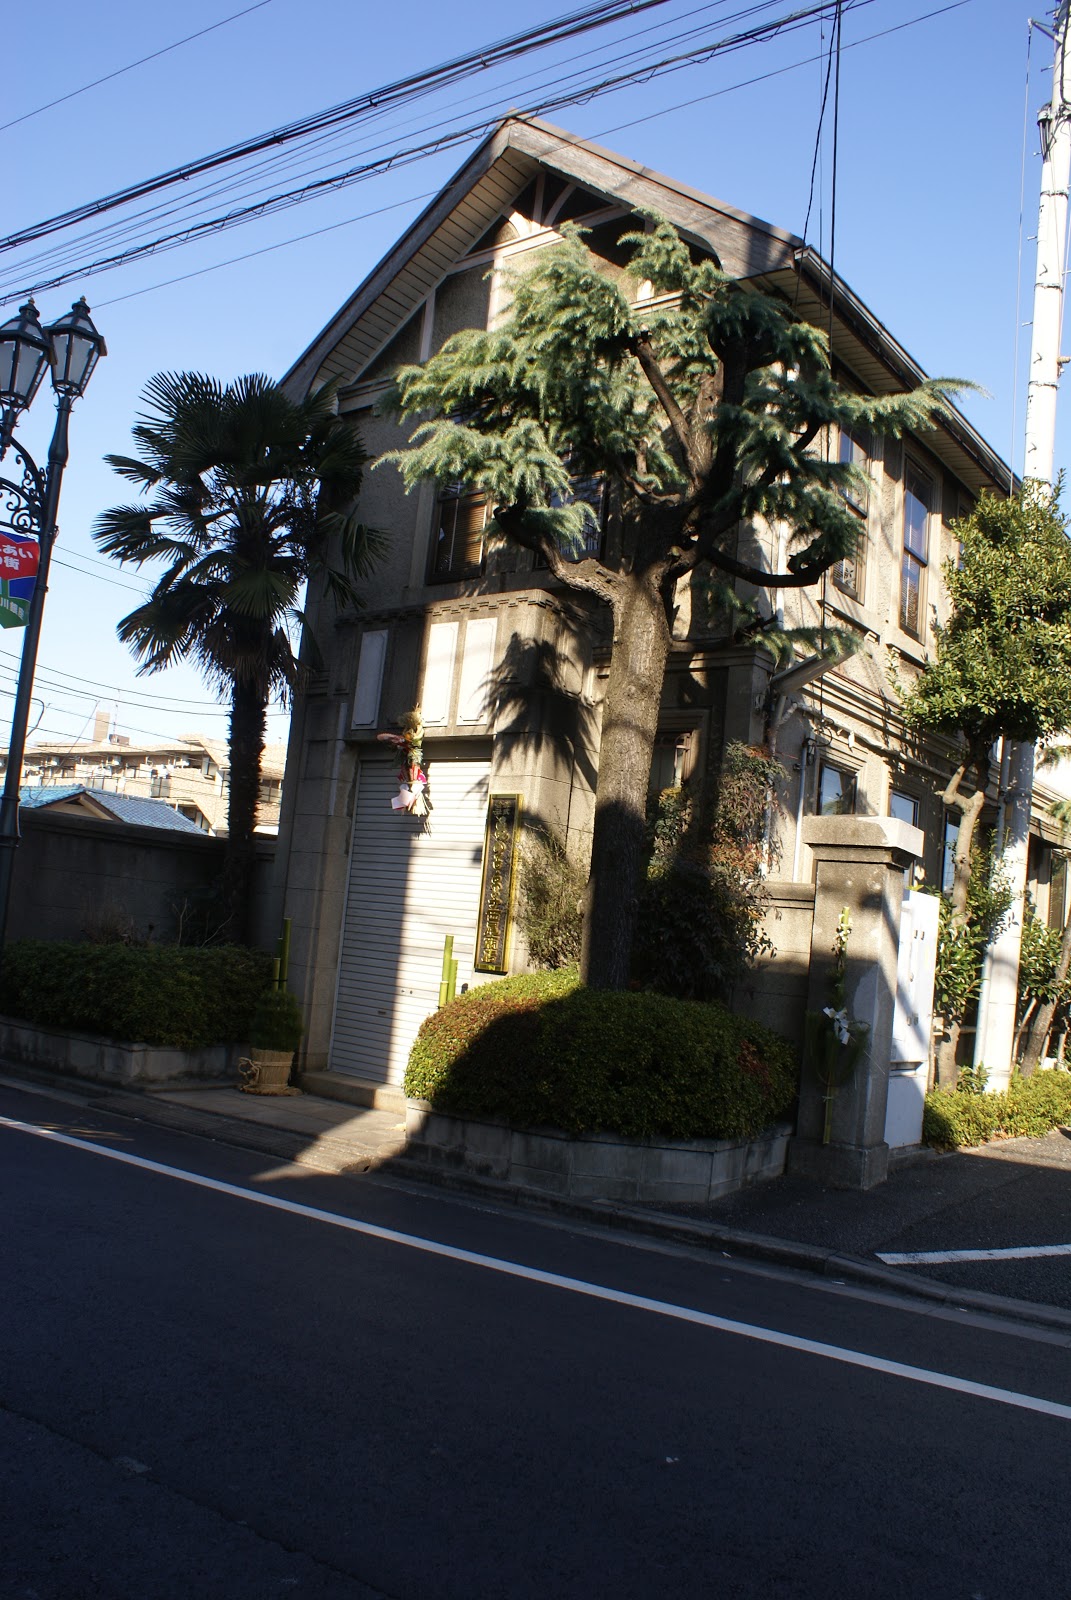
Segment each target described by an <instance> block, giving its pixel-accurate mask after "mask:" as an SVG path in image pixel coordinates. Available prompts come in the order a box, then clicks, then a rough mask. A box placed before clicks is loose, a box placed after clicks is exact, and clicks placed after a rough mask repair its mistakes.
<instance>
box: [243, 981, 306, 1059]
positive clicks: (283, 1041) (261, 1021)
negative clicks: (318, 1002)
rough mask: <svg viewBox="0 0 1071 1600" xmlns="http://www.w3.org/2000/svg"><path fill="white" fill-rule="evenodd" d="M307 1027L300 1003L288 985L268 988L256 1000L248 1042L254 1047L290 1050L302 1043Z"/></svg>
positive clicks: (257, 1048) (258, 1048) (256, 1048)
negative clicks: (286, 987)
mask: <svg viewBox="0 0 1071 1600" xmlns="http://www.w3.org/2000/svg"><path fill="white" fill-rule="evenodd" d="M304 1031H305V1023H304V1019H303V1017H302V1015H301V1007H300V1005H299V1004H298V1002H297V999H296V997H295V996H294V995H292V994H291V993H290V990H289V989H266V990H265V991H264V993H263V994H262V995H261V997H260V999H259V1000H258V1001H257V1009H256V1011H255V1012H254V1013H253V1025H252V1027H251V1028H250V1030H249V1043H250V1044H251V1045H252V1047H253V1049H254V1050H289V1051H291V1052H293V1051H294V1050H296V1049H297V1047H298V1045H299V1044H300V1043H301V1035H302V1034H303V1033H304Z"/></svg>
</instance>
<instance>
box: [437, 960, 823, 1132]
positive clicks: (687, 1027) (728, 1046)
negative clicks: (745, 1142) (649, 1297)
mask: <svg viewBox="0 0 1071 1600" xmlns="http://www.w3.org/2000/svg"><path fill="white" fill-rule="evenodd" d="M796 1087H797V1071H796V1065H795V1061H794V1058H793V1052H792V1050H791V1047H790V1046H789V1045H788V1044H787V1043H786V1041H785V1040H784V1039H782V1038H780V1037H779V1036H778V1035H777V1034H775V1033H772V1032H771V1031H770V1030H769V1029H768V1028H764V1027H762V1026H761V1025H760V1024H758V1023H755V1022H749V1021H747V1020H745V1019H744V1018H743V1017H736V1016H733V1015H732V1014H731V1013H730V1012H728V1011H726V1010H725V1008H724V1007H723V1006H720V1005H718V1004H716V1003H710V1004H703V1003H700V1002H698V1001H691V1000H674V999H670V998H669V997H668V996H666V995H660V994H650V993H631V992H626V993H617V992H606V991H602V990H595V989H584V988H582V987H581V986H580V982H579V978H578V976H577V974H576V972H575V971H572V972H564V971H560V972H535V973H526V974H524V975H523V976H521V977H517V978H506V979H503V980H502V981H501V982H500V983H487V984H481V985H480V986H479V987H478V988H475V989H472V990H470V991H469V993H468V994H465V995H461V996H460V997H459V998H458V999H457V1000H455V1001H453V1002H452V1003H451V1004H450V1005H448V1006H445V1007H444V1008H443V1009H442V1010H441V1011H437V1012H435V1013H433V1015H432V1016H430V1017H428V1018H427V1020H426V1021H425V1022H424V1024H423V1026H422V1027H421V1030H420V1033H419V1034H418V1035H417V1038H416V1042H415V1043H414V1045H413V1049H412V1052H411V1054H410V1057H409V1067H408V1070H407V1072H406V1077H405V1090H406V1093H407V1094H410V1095H416V1096H419V1097H420V1098H422V1099H425V1100H428V1101H430V1103H431V1104H432V1106H434V1108H435V1109H436V1110H437V1111H443V1112H446V1113H449V1114H451V1115H455V1116H471V1117H489V1118H493V1119H495V1120H498V1121H503V1122H508V1123H510V1124H511V1125H512V1126H514V1127H520V1128H539V1127H554V1128H560V1129H562V1130H563V1131H564V1132H566V1133H572V1134H579V1133H597V1132H604V1133H620V1134H624V1135H625V1136H627V1137H629V1138H644V1137H648V1136H650V1135H658V1134H661V1135H664V1136H667V1137H669V1138H675V1139H736V1138H750V1137H753V1136H754V1135H755V1134H758V1133H761V1132H762V1130H763V1129H764V1128H767V1127H769V1125H770V1123H771V1122H773V1121H774V1120H775V1119H776V1118H777V1117H779V1116H781V1115H782V1114H783V1113H784V1112H785V1111H787V1110H788V1108H789V1107H790V1106H791V1104H792V1102H793V1100H794V1098H795V1094H796Z"/></svg>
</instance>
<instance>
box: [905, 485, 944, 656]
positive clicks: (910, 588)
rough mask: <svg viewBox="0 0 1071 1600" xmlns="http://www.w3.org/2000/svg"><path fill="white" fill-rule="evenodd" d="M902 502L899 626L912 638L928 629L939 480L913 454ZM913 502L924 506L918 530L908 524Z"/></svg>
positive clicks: (920, 637)
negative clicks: (928, 580) (920, 491)
mask: <svg viewBox="0 0 1071 1600" xmlns="http://www.w3.org/2000/svg"><path fill="white" fill-rule="evenodd" d="M912 479H914V481H915V484H916V485H918V486H919V487H920V488H922V487H925V490H926V492H925V495H924V496H923V495H920V494H918V493H916V492H915V488H914V487H913V486H912ZM901 489H902V500H903V504H902V507H901V513H900V611H899V621H900V627H901V629H902V630H903V632H904V633H906V634H909V635H910V637H911V638H912V639H922V638H923V636H924V634H925V631H926V573H927V570H928V568H929V565H930V542H931V535H932V522H933V517H934V501H935V500H936V497H937V480H936V478H934V477H933V475H932V474H931V473H929V472H927V471H926V470H925V469H924V468H923V467H920V466H919V465H918V464H917V463H916V462H915V461H913V460H912V459H911V457H910V456H905V458H904V477H903V483H902V486H901ZM910 501H914V502H915V503H916V504H918V505H920V506H922V508H923V519H922V523H921V530H920V531H919V530H916V529H915V527H914V526H913V525H912V524H911V523H909V521H908V515H909V502H910ZM916 534H917V537H918V542H919V544H921V546H922V548H921V549H918V548H916V546H915V544H913V543H912V542H911V539H912V536H913V535H916ZM912 593H913V594H914V597H915V606H914V618H913V619H912V616H911V609H910V606H909V603H908V602H909V596H910V595H911V594H912Z"/></svg>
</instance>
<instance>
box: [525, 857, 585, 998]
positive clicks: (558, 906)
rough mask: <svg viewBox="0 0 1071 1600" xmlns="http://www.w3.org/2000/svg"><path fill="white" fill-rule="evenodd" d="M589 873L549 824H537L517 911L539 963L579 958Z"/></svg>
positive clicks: (551, 964) (554, 965)
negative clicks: (573, 856)
mask: <svg viewBox="0 0 1071 1600" xmlns="http://www.w3.org/2000/svg"><path fill="white" fill-rule="evenodd" d="M586 879H587V874H586V872H585V871H584V869H583V867H581V866H580V865H579V864H578V863H577V862H575V861H573V860H572V858H571V857H570V856H569V854H568V852H567V851H566V848H565V846H564V844H563V843H562V841H561V840H560V839H559V838H558V836H557V835H556V834H554V833H552V832H551V831H550V829H549V828H542V827H535V828H532V829H531V830H530V831H529V832H528V833H527V834H526V835H525V837H524V845H523V847H522V851H521V881H520V896H519V900H518V906H517V915H518V920H519V922H520V925H521V928H522V930H523V932H524V937H525V940H526V942H527V945H528V954H529V957H530V958H531V960H532V961H533V963H534V964H535V965H536V966H537V967H546V968H548V969H551V970H556V969H557V968H559V967H571V966H575V965H576V964H577V963H578V962H579V960H580V942H581V938H582V935H583V931H584V884H585V882H586Z"/></svg>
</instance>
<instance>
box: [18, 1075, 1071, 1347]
mask: <svg viewBox="0 0 1071 1600" xmlns="http://www.w3.org/2000/svg"><path fill="white" fill-rule="evenodd" d="M6 1078H7V1081H8V1082H9V1083H10V1084H12V1086H15V1087H23V1088H32V1087H33V1086H34V1084H35V1083H36V1084H37V1085H38V1086H39V1087H42V1088H47V1087H48V1086H49V1085H51V1086H53V1087H55V1086H57V1085H59V1083H60V1080H59V1079H57V1078H51V1079H48V1078H46V1077H45V1076H44V1075H39V1074H33V1075H31V1074H29V1073H27V1072H23V1071H21V1070H19V1069H7V1072H6ZM62 1088H63V1090H64V1091H68V1092H69V1091H72V1090H73V1091H77V1092H78V1093H79V1094H80V1095H84V1097H85V1098H86V1099H87V1100H88V1101H89V1102H90V1103H91V1104H92V1105H93V1106H95V1107H96V1108H98V1109H99V1110H101V1111H109V1112H113V1113H115V1114H117V1115H120V1116H127V1117H133V1118H136V1119H138V1120H141V1121H146V1122H151V1123H154V1124H156V1125H158V1126H165V1127H170V1128H173V1129H175V1130H176V1131H179V1132H186V1133H192V1134H196V1135H198V1136H200V1137H203V1138H210V1139H217V1140H220V1141H221V1142H223V1143H226V1144H235V1145H239V1146H242V1147H244V1148H247V1149H254V1150H258V1151H261V1152H263V1153H264V1154H267V1155H271V1156H274V1157H276V1158H278V1159H282V1160H287V1161H293V1162H297V1163H299V1164H301V1165H304V1166H309V1167H313V1168H315V1169H317V1170H319V1171H322V1172H331V1173H336V1174H343V1175H362V1174H371V1173H374V1172H376V1171H377V1170H381V1171H383V1172H384V1174H385V1175H387V1176H389V1177H391V1178H394V1179H398V1178H402V1179H404V1180H406V1181H409V1182H414V1183H433V1184H437V1185H440V1186H443V1187H447V1188H450V1189H453V1190H455V1191H460V1192H467V1193H479V1194H481V1195H483V1196H484V1197H486V1198H488V1199H493V1200H496V1201H498V1202H499V1203H502V1204H509V1205H522V1206H525V1207H526V1208H532V1209H537V1210H542V1211H543V1212H552V1213H555V1214H557V1215H561V1216H569V1217H573V1218H575V1219H576V1220H581V1221H587V1222H591V1223H595V1224H598V1225H601V1226H611V1227H619V1228H624V1229H627V1230H630V1231H635V1232H639V1233H643V1234H646V1235H648V1236H653V1237H659V1238H664V1239H672V1240H676V1241H678V1242H682V1243H687V1244H691V1245H699V1246H702V1247H705V1248H708V1249H720V1250H722V1251H724V1252H725V1253H727V1254H729V1255H737V1256H741V1257H751V1258H753V1259H760V1260H767V1261H772V1262H776V1263H778V1264H780V1265H783V1266H790V1267H796V1268H800V1269H804V1270H808V1271H812V1272H820V1273H822V1274H824V1275H825V1276H829V1277H834V1278H839V1279H854V1280H856V1281H862V1282H868V1283H871V1284H873V1285H876V1286H886V1287H888V1288H891V1289H895V1290H896V1291H897V1292H900V1293H904V1292H907V1293H912V1294H916V1295H922V1296H924V1297H925V1298H927V1299H932V1300H937V1301H943V1302H946V1303H949V1304H953V1305H957V1306H964V1305H968V1306H974V1307H975V1308H977V1309H979V1310H986V1311H997V1312H1003V1313H1004V1314H1006V1315H1007V1314H1010V1315H1019V1316H1024V1315H1025V1316H1028V1317H1030V1318H1031V1320H1035V1321H1040V1322H1044V1323H1048V1324H1050V1325H1053V1326H1056V1327H1060V1328H1064V1329H1066V1330H1067V1331H1068V1332H1071V1129H1066V1130H1060V1129H1058V1130H1056V1131H1055V1132H1054V1133H1051V1134H1049V1135H1048V1136H1047V1137H1046V1138H1044V1139H1014V1140H1006V1141H1003V1142H1001V1143H994V1144H991V1145H987V1146H983V1147H982V1148H981V1149H978V1150H970V1151H962V1152H956V1153H955V1154H939V1153H936V1152H932V1151H925V1150H924V1151H922V1152H920V1153H919V1155H918V1156H917V1157H916V1158H914V1159H912V1160H910V1161H908V1162H905V1163H903V1164H902V1165H898V1166H896V1167H894V1169H893V1171H892V1174H891V1176H890V1177H889V1179H888V1181H887V1182H886V1183H885V1184H883V1185H881V1186H880V1187H879V1188H877V1189H872V1190H870V1191H868V1192H867V1193H865V1194H861V1193H857V1192H854V1191H847V1190H837V1189H825V1188H822V1187H821V1186H820V1185H818V1184H816V1183H813V1182H811V1181H809V1180H807V1179H803V1178H797V1177H783V1178H779V1179H775V1180H774V1181H772V1182H769V1183H762V1184H756V1185H754V1186H753V1187H751V1188H749V1189H743V1190H740V1191H739V1192H738V1193H736V1194H734V1195H729V1196H727V1197H726V1198H725V1199H724V1200H720V1201H716V1202H714V1203H713V1204H711V1205H709V1206H705V1207H698V1206H682V1207H641V1206H627V1205H620V1204H617V1203H613V1202H602V1201H598V1202H576V1201H567V1200H559V1199H557V1198H556V1197H554V1196H551V1195H545V1194H541V1193H536V1192H535V1191H519V1190H517V1189H514V1188H510V1187H508V1186H506V1185H504V1184H501V1183H497V1182H493V1181H491V1180H481V1179H479V1178H475V1177H472V1176H470V1175H468V1174H461V1173H456V1172H454V1171H452V1170H450V1169H442V1168H428V1167H425V1166H422V1165H419V1164H418V1163H416V1162H410V1161H407V1160H405V1159H404V1153H405V1127H404V1120H403V1118H402V1117H401V1116H400V1114H399V1113H398V1112H397V1111H375V1110H372V1109H365V1108H362V1107H359V1106H354V1105H349V1104H343V1103H341V1102H340V1101H337V1100H329V1099H324V1098H321V1097H320V1096H318V1095H313V1094H301V1095H285V1096H271V1095H251V1094H244V1093H242V1092H241V1091H240V1090H238V1089H232V1088H203V1087H202V1088H184V1089H171V1090H166V1091H163V1092H154V1093H141V1092H135V1091H123V1090H110V1089H107V1088H104V1087H102V1086H94V1085H91V1084H86V1083H84V1082H79V1081H77V1080H72V1079H64V1080H63V1082H62ZM963 1252H967V1254H968V1259H963ZM919 1253H922V1254H924V1255H930V1254H934V1253H936V1254H939V1255H941V1256H944V1257H946V1258H948V1257H951V1259H943V1260H940V1261H914V1260H912V1261H905V1260H904V1259H903V1258H904V1257H905V1256H914V1255H918V1254H919ZM978 1255H982V1257H983V1258H982V1259H970V1257H972V1256H978Z"/></svg>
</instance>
